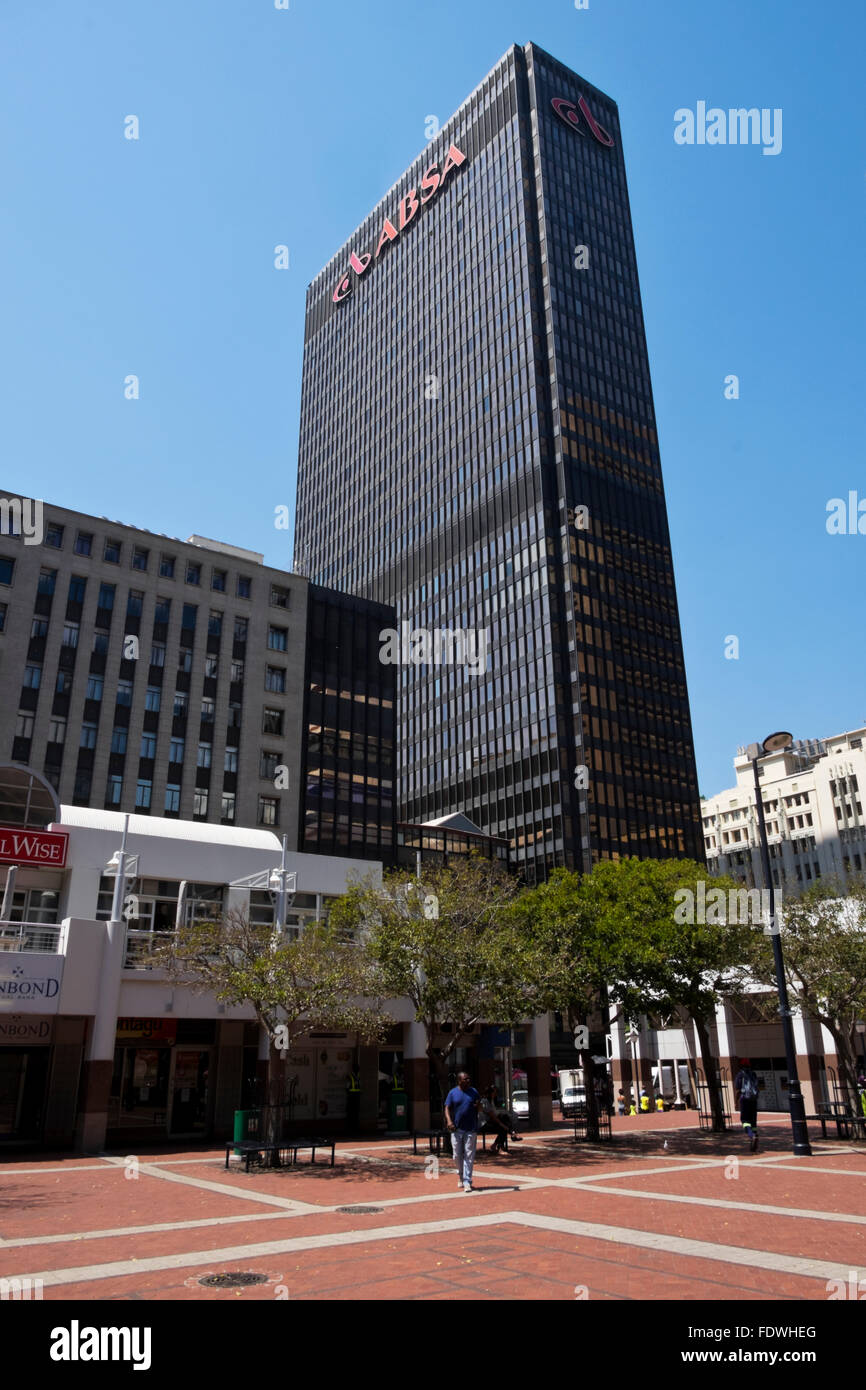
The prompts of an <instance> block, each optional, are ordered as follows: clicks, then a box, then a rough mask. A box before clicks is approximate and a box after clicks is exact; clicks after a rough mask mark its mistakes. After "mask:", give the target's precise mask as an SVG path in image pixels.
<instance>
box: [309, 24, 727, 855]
mask: <svg viewBox="0 0 866 1390" xmlns="http://www.w3.org/2000/svg"><path fill="white" fill-rule="evenodd" d="M581 101H582V103H583V105H581V104H580V103H581ZM554 103H556V105H554ZM570 113H571V114H570ZM425 195H426V197H425ZM416 203H417V206H416ZM392 233H393V235H392ZM578 246H585V247H586V248H587V250H588V264H587V265H586V266H585V267H581V262H582V261H584V260H585V259H586V256H584V255H582V254H579V253H578V252H577V250H576V248H577V247H578ZM295 556H296V563H298V564H300V565H301V566H302V567H303V568H304V570H305V571H306V572H307V573H309V574H310V575H311V577H312V578H313V579H314V580H315V582H316V583H321V584H327V585H328V586H330V587H333V588H336V589H343V590H348V591H350V592H353V593H357V594H361V595H363V596H365V597H369V598H374V599H377V600H379V601H380V602H387V603H392V604H394V605H395V606H396V609H397V616H398V620H399V623H400V625H401V627H400V641H399V643H396V644H394V647H395V648H397V650H396V655H395V651H394V650H393V649H392V651H391V653H390V655H389V656H388V658H387V659H391V660H395V659H396V660H398V661H399V665H398V668H397V670H398V679H399V704H400V721H399V729H398V735H397V737H398V769H399V795H398V800H399V805H400V817H401V820H404V821H411V822H415V823H417V822H422V821H425V820H428V819H432V818H434V817H438V816H441V815H444V814H447V813H448V812H451V811H455V810H461V811H463V812H465V814H466V815H467V816H469V817H470V818H471V819H472V820H473V821H474V822H475V823H476V824H478V825H479V826H480V827H481V828H482V829H483V830H484V831H485V832H486V833H488V834H490V835H494V836H502V837H505V838H506V839H507V840H508V841H509V844H510V846H511V849H512V857H513V860H514V862H515V863H516V865H517V867H518V868H519V869H520V870H521V871H522V872H523V873H525V875H526V877H527V879H528V880H529V881H533V880H534V879H536V878H537V877H544V876H546V874H547V872H548V871H549V870H550V869H551V868H552V867H554V866H556V865H566V866H569V867H574V868H589V867H590V866H591V864H592V863H593V862H594V861H595V860H596V859H598V858H606V857H611V856H618V855H622V854H639V855H642V856H650V857H653V856H665V855H682V854H694V855H695V856H696V857H698V858H700V857H701V855H702V851H701V843H702V842H701V836H700V818H699V803H698V792H697V779H696V773H695V765H694V753H693V747H692V735H691V726H690V719H689V710H688V696H687V690H686V681H685V670H684V663H683V655H682V644H681V638H680V631H679V619H678V614H677V605H676V593H675V588H674V579H673V568H672V562H671V552H670V541H669V536H668V529H667V518H666V510H665V502H664V492H663V486H662V479H661V467H660V460H659V453H658V445H657V438H656V430H655V415H654V410H653V402H652V393H651V387H650V377H649V364H648V358H647V350H646V342H645V336H644V328H643V318H642V310H641V302H640V292H639V287H638V278H637V267H636V261H635V253H634V245H633V239H632V231H631V218H630V212H629V204H628V194H627V191H626V182H625V168H624V162H623V155H622V146H621V141H620V133H619V120H618V116H617V111H616V106H615V104H614V103H613V102H612V101H611V100H610V98H608V97H606V96H604V95H603V94H602V93H601V92H599V91H598V90H597V89H595V88H594V87H592V86H590V85H589V84H588V83H586V82H584V81H583V80H582V79H580V78H578V77H577V76H576V75H575V74H574V73H572V72H571V71H570V70H569V69H567V68H564V67H563V66H562V65H561V64H559V63H557V62H556V61H555V60H554V59H553V58H551V57H550V56H549V55H548V54H546V53H544V52H543V51H542V50H540V49H538V48H537V47H536V46H535V45H532V44H529V45H527V46H526V47H525V48H523V49H521V48H518V47H514V48H512V49H510V50H509V51H508V53H506V54H505V55H504V57H503V58H502V59H501V60H500V62H499V63H498V64H497V65H496V67H495V68H494V69H493V71H492V72H491V73H490V74H489V76H488V77H487V78H486V79H485V80H484V82H482V83H481V85H480V86H479V87H478V88H477V89H476V91H475V92H473V93H472V95H471V96H470V97H469V98H468V99H467V101H466V102H464V103H463V105H462V106H461V107H460V108H459V110H458V111H457V112H456V113H455V115H454V116H453V117H452V118H451V120H450V121H449V122H448V123H447V124H446V125H445V126H444V127H443V128H442V130H441V131H440V133H439V134H438V135H436V136H435V137H434V139H433V140H431V142H430V144H429V146H428V147H427V149H426V150H425V152H424V154H423V155H422V156H420V157H419V158H418V159H417V160H416V161H415V162H414V164H413V165H412V166H411V167H410V168H409V169H408V170H407V171H406V174H405V175H404V176H403V177H402V178H401V179H400V180H398V182H397V183H396V184H395V185H394V187H393V188H392V189H391V190H390V192H389V193H388V194H387V195H386V196H385V198H384V199H383V200H382V201H381V203H380V204H379V205H378V206H377V208H376V209H374V211H373V212H372V213H371V214H370V216H369V217H368V218H367V219H366V221H365V222H364V223H363V224H362V225H361V227H360V228H359V229H358V231H357V232H356V233H355V235H353V236H352V237H351V238H350V240H349V241H348V242H347V243H346V244H345V245H344V246H343V247H342V248H341V250H340V251H339V252H338V253H337V254H336V256H334V258H333V259H332V260H331V261H330V262H329V263H328V265H327V266H326V267H325V268H324V270H323V271H322V272H321V273H320V274H319V275H318V276H317V277H316V279H315V280H314V281H313V282H312V284H311V285H310V287H309V290H308V296H307V319H306V338H305V352H304V380H303V393H302V405H301V433H300V461H299V481H298V507H297V527H296V538H295ZM443 631H447V632H450V633H451V634H452V637H451V639H450V640H449V641H441V640H440V641H439V643H438V644H437V643H436V641H435V634H436V633H437V632H439V633H441V632H443ZM419 632H420V633H421V634H428V637H427V638H426V639H425V638H424V637H423V635H422V636H420V637H419V636H418V635H417V634H418V633H419ZM457 633H460V634H462V637H461V640H460V641H458V640H457V638H456V635H455V634H457ZM425 640H426V643H427V645H426V646H425ZM461 642H462V648H461ZM470 656H471V657H472V658H474V659H469V658H470ZM481 656H483V658H484V660H481V659H479V658H480V657H481ZM461 657H462V659H460V658H461Z"/></svg>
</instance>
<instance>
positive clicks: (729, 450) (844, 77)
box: [0, 0, 866, 794]
mask: <svg viewBox="0 0 866 1390" xmlns="http://www.w3.org/2000/svg"><path fill="white" fill-rule="evenodd" d="M528 39H533V40H535V41H536V42H537V43H539V44H541V45H542V46H543V47H544V48H547V49H548V50H549V51H550V52H551V53H553V54H554V55H555V56H556V57H558V58H560V59H561V60H562V61H563V62H565V63H567V64H569V65H570V66H572V67H573V68H575V70H576V71H578V72H579V73H581V74H582V75H583V76H585V77H586V78H587V79H588V80H589V81H591V82H593V83H594V84H595V85H597V86H599V87H601V88H603V89H604V90H605V91H607V92H609V93H610V94H611V95H612V96H613V97H614V98H615V99H616V100H617V101H618V103H619V108H620V118H621V122H622V129H623V138H624V144H625V154H626V165H627V170H628V178H629V192H630V197H631V205H632V215H633V218H634V225H635V237H636V244H637V257H638V266H639V270H640V276H641V288H642V294H643V301H644V312H645V315H646V321H647V333H648V339H649V349H650V360H651V364H652V375H653V385H654V390H655V401H656V410H657V414H658V421H659V434H660V441H661V449H662V463H663V468H664V475H665V484H666V489H667V498H668V508H669V514H670V523H671V533H672V539H673V547H674V562H675V568H676V575H677V585H678V592H679V599H680V609H681V618H682V625H683V632H684V638H685V646H686V662H687V669H688V676H689V687H690V695H691V703H692V715H693V720H694V727H695V738H696V748H697V755H698V768H699V777H700V785H701V790H702V791H703V792H705V793H707V794H710V793H712V792H715V791H718V790H721V789H722V788H723V787H725V786H728V785H729V784H730V782H731V780H732V773H731V759H732V756H733V754H734V751H735V749H736V747H737V745H738V744H740V743H742V742H749V741H751V740H753V739H755V738H759V737H763V736H764V735H765V734H766V733H768V732H770V730H771V729H776V728H778V727H783V728H789V729H791V730H792V731H793V732H794V734H795V735H796V736H798V737H816V736H817V737H820V736H822V735H824V734H828V733H833V732H837V731H838V730H840V729H843V728H851V727H854V726H855V725H859V724H860V723H863V722H866V690H864V680H863V677H864V671H866V643H864V640H863V635H862V630H861V628H860V621H861V615H862V611H863V590H864V584H863V575H864V559H866V535H862V536H861V535H835V536H831V535H828V533H827V531H826V526H825V522H826V516H827V513H826V507H827V503H828V501H829V499H830V498H833V497H845V498H847V495H848V493H849V491H857V492H858V495H859V497H861V498H863V499H864V500H866V467H864V451H863V419H862V411H863V400H864V394H866V393H864V368H866V352H864V336H863V335H864V322H866V314H864V308H866V305H864V277H863V271H862V266H863V249H862V248H863V245H864V235H863V231H864V228H863V211H864V193H866V150H864V126H866V118H864V110H863V102H862V54H863V52H864V47H866V9H864V7H863V6H862V5H860V4H858V3H856V2H855V0H850V3H847V4H842V3H838V0H837V2H836V3H834V2H833V0H829V2H828V3H824V4H821V5H817V4H815V3H814V0H812V2H811V3H806V0H789V2H788V3H785V4H778V3H771V0H728V3H725V4H716V5H711V6H709V5H697V4H695V3H694V0H656V3H650V2H649V0H589V8H588V9H586V10H576V9H575V7H574V3H573V0H534V3H529V2H528V0H524V2H522V3H518V2H517V0H473V3H472V4H471V5H470V4H466V3H465V0H461V3H455V0H437V3H435V4H434V3H417V0H400V3H399V4H391V5H386V6H381V7H378V8H377V7H375V6H364V5H358V4H357V3H354V0H352V2H351V3H350V0H290V9H289V10H287V11H284V10H277V9H275V7H274V3H273V0H237V3H230V2H229V0H207V3H205V2H204V0H182V3H178V0H149V3H147V4H146V5H136V6H131V5H122V4H117V3H116V0H100V3H93V2H91V3H86V0H85V3H82V4H79V5H75V6H73V5H70V4H68V3H66V2H65V0H41V3H39V4H36V5H34V4H32V3H31V4H27V3H26V0H9V3H7V5H6V6H5V7H4V8H3V11H2V13H0V55H2V56H0V79H2V80H0V122H2V148H3V163H4V166H5V168H4V196H3V199H2V209H0V254H2V259H3V266H4V271H5V280H6V284H5V287H4V299H5V313H4V327H5V331H4V333H3V335H2V363H0V432H2V433H0V439H2V455H0V456H2V465H3V468H2V477H0V485H2V488H3V490H5V491H12V490H19V491H23V492H27V493H29V494H30V495H34V496H39V497H44V498H46V499H49V500H51V501H53V502H56V503H58V504H61V505H64V506H68V507H73V508H80V509H81V510H84V511H89V512H94V513H96V514H98V515H108V516H110V517H112V518H113V519H117V520H120V521H127V522H130V523H132V524H136V525H140V526H145V527H148V528H151V529H153V530H156V531H166V532H168V533H169V534H172V535H179V536H182V537H186V536H187V535H189V534H191V533H192V532H194V531H195V532H198V533H200V534H204V535H208V536H213V537H217V538H220V539H223V540H229V541H232V542H234V543H235V544H238V545H245V546H249V547H251V548H253V549H256V550H261V551H264V553H265V557H266V559H267V561H268V563H270V564H275V565H288V564H289V563H290V561H291V531H289V532H286V531H277V530H275V529H274V525H273V518H274V508H275V507H276V506H277V505H279V504H283V503H285V504H289V505H290V506H291V507H292V510H293V508H294V492H295V475H296V466H297V431H298V405H299V393H300V377H301V361H302V348H303V314H304V291H305V287H306V285H307V283H308V281H309V280H310V279H311V278H312V277H313V275H314V274H315V273H316V272H317V271H318V270H319V269H320V267H321V266H322V265H323V264H324V262H325V261H327V260H328V259H329V258H330V256H331V255H332V254H333V252H334V251H335V250H336V249H337V248H338V247H339V246H340V244H341V243H342V242H343V241H344V240H345V238H346V237H347V236H348V235H349V233H350V232H351V231H352V230H353V228H354V227H355V226H356V225H357V224H358V222H360V221H361V219H362V218H363V217H364V215H365V214H366V213H367V212H368V211H369V209H370V208H371V207H372V206H373V205H374V204H375V203H376V202H377V200H378V199H379V198H380V197H381V195H382V194H383V193H384V192H385V191H386V190H387V188H389V187H390V185H391V184H392V183H393V182H394V181H395V180H396V179H397V178H398V177H399V175H400V174H401V172H402V171H403V169H404V168H405V167H406V166H407V164H409V162H410V161H411V159H412V158H413V157H414V156H415V155H416V154H417V153H418V152H419V150H420V149H421V148H422V147H423V145H424V143H425V135H424V123H425V120H426V117H427V116H428V115H431V114H433V115H436V116H438V118H439V120H440V121H444V120H445V119H446V118H447V117H448V116H449V115H450V113H451V112H452V111H453V110H454V109H455V108H456V107H457V106H458V105H459V104H460V102H461V101H462V100H463V98H464V97H465V96H466V95H467V94H468V93H469V91H470V90H471V89H472V88H473V87H474V86H475V85H476V84H477V83H478V81H479V80H480V79H481V78H482V77H483V76H484V74H485V73H486V72H487V71H489V69H490V68H491V67H492V66H493V64H494V63H495V62H496V60H497V58H498V57H499V56H500V54H501V53H503V52H504V51H505V49H506V48H507V47H508V46H509V45H510V44H511V43H514V42H517V43H524V42H526V41H527V40H528ZM698 101H705V102H706V103H707V105H708V106H719V107H722V108H725V109H727V108H730V107H739V106H747V107H751V106H757V107H759V108H764V107H766V108H777V107H780V108H781V109H782V111H783V144H782V151H781V153H780V154H778V155H777V156H765V155H763V154H762V152H761V149H760V148H759V147H753V146H746V147H740V146H718V147H710V146H706V145H705V146H698V145H695V146H691V147H689V146H679V145H677V144H676V143H675V142H674V139H673V131H674V112H675V110H677V109H678V108H681V107H690V108H692V109H695V107H696V104H697V102H698ZM131 114H133V115H136V116H137V117H138V118H139V121H140V139H139V140H138V141H130V140H126V139H125V138H124V134H123V130H124V118H125V117H126V116H128V115H131ZM280 243H284V244H286V245H287V246H288V247H289V250H290V262H291V264H290V269H289V270H287V271H278V270H276V269H275V268H274V247H275V245H277V244H280ZM129 373H135V374H136V375H138V377H139V378H140V383H141V384H140V392H141V394H140V399H139V400H137V401H128V400H125V399H124V392H123V383H124V379H125V377H126V376H127V375H128V374H129ZM729 373H735V374H736V375H737V376H738V377H739V379H740V397H739V399H738V400H735V401H733V400H731V401H729V400H726V399H725V397H724V379H725V377H726V376H727V375H728V374H729ZM864 512H866V507H864ZM864 526H866V520H864ZM731 635H734V636H736V637H738V639H739V658H738V659H737V660H726V659H725V654H724V653H725V639H726V638H727V637H729V636H731Z"/></svg>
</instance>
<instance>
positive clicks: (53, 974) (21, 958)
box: [0, 951, 63, 1014]
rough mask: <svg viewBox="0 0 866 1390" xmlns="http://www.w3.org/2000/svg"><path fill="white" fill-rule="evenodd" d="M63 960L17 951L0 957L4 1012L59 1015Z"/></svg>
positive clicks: (0, 1006)
mask: <svg viewBox="0 0 866 1390" xmlns="http://www.w3.org/2000/svg"><path fill="white" fill-rule="evenodd" d="M62 979H63V956H49V955H42V954H39V953H36V952H34V953H33V954H32V955H30V954H27V953H25V952H21V951H16V952H14V953H13V952H9V954H8V955H6V954H5V953H4V954H3V956H2V957H0V1012H3V1013H5V1012H6V1011H7V1010H8V1011H9V1012H19V1011H21V1012H24V1013H39V1014H44V1013H45V1009H46V1006H48V1008H49V1009H50V1011H51V1012H52V1013H56V1012H57V1005H58V996H59V994H60V982H61V980H62Z"/></svg>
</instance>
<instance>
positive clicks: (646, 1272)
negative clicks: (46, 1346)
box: [0, 1113, 866, 1302]
mask: <svg viewBox="0 0 866 1390" xmlns="http://www.w3.org/2000/svg"><path fill="white" fill-rule="evenodd" d="M613 1123H614V1136H613V1140H612V1142H610V1143H608V1144H605V1145H597V1146H592V1147H588V1146H586V1145H582V1144H580V1145H576V1144H575V1143H574V1142H573V1140H572V1139H571V1138H570V1136H569V1131H568V1130H567V1129H566V1128H560V1129H559V1130H558V1131H553V1132H551V1131H547V1132H545V1133H544V1134H527V1135H526V1137H525V1140H524V1142H523V1143H522V1144H513V1145H512V1148H511V1153H510V1154H509V1155H507V1156H500V1157H493V1156H491V1155H489V1154H484V1153H483V1152H482V1151H481V1150H480V1148H479V1154H478V1161H477V1164H476V1173H475V1178H476V1190H475V1191H474V1192H472V1193H471V1194H464V1193H463V1192H461V1191H458V1189H457V1184H456V1179H455V1174H454V1169H453V1165H452V1163H451V1161H450V1157H449V1159H448V1160H447V1161H445V1160H443V1161H442V1162H441V1164H440V1167H439V1173H438V1176H436V1175H435V1164H434V1163H433V1161H432V1160H431V1159H428V1158H427V1156H426V1155H421V1154H419V1155H418V1156H417V1157H413V1155H412V1148H411V1144H410V1143H407V1142H406V1141H402V1140H393V1139H390V1140H389V1139H379V1140H373V1139H359V1140H358V1141H357V1142H349V1141H346V1142H344V1143H340V1144H338V1147H337V1158H336V1165H335V1167H334V1168H333V1169H331V1168H330V1167H328V1166H326V1159H325V1156H323V1155H321V1154H320V1155H317V1166H316V1167H315V1168H312V1169H311V1168H309V1167H307V1166H302V1167H298V1168H297V1169H295V1170H281V1171H256V1170H253V1171H252V1172H250V1173H249V1174H248V1175H247V1174H245V1173H243V1171H242V1170H241V1169H240V1168H238V1167H235V1166H234V1162H235V1161H234V1160H233V1167H232V1169H231V1170H230V1171H229V1172H226V1171H225V1169H224V1155H223V1152H222V1150H219V1151H217V1150H216V1149H215V1148H213V1147H210V1148H203V1149H201V1150H199V1151H195V1150H187V1151H183V1150H171V1149H169V1148H167V1147H163V1148H160V1149H158V1150H157V1149H155V1150H153V1151H150V1152H142V1153H140V1154H138V1155H135V1156H132V1155H129V1156H127V1155H123V1154H114V1153H112V1154H104V1155H102V1154H100V1155H94V1156H92V1157H74V1158H70V1157H67V1156H62V1155H57V1156H53V1157H43V1156H41V1155H40V1156H39V1157H28V1156H22V1157H20V1158H19V1159H18V1160H17V1161H14V1162H9V1163H5V1164H4V1165H3V1168H2V1180H0V1276H2V1277H5V1278H7V1279H8V1278H10V1277H18V1278H22V1277H27V1276H29V1277H31V1278H38V1279H41V1280H42V1281H43V1297H44V1299H45V1300H51V1299H61V1300H73V1301H74V1300H145V1301H147V1300H175V1299H195V1300H218V1301H219V1300H222V1301H231V1302H235V1301H237V1300H238V1299H242V1300H245V1301H246V1300H260V1299H265V1300H268V1299H269V1300H273V1299H275V1298H283V1299H285V1298H289V1299H293V1300H296V1299H308V1300H309V1299H322V1300H330V1299H359V1298H360V1299H368V1300H437V1299H443V1300H455V1299H462V1298H469V1299H474V1300H483V1299H493V1300H501V1299H507V1300H524V1299H526V1300H544V1299H562V1300H569V1301H573V1300H574V1299H575V1298H576V1297H577V1298H588V1299H590V1300H615V1299H663V1300H677V1301H686V1300H704V1299H708V1300H721V1301H736V1300H749V1301H756V1300H757V1301H759V1300H817V1301H826V1300H827V1298H828V1291H827V1282H828V1280H831V1279H843V1280H845V1281H846V1282H847V1281H848V1280H849V1277H850V1274H851V1271H852V1270H856V1271H859V1274H860V1276H862V1274H863V1272H864V1271H866V1183H864V1181H863V1179H864V1177H866V1149H864V1148H859V1147H857V1146H856V1145H854V1144H851V1143H844V1142H841V1143H840V1142H838V1141H835V1140H830V1139H828V1140H827V1141H822V1140H821V1137H820V1130H817V1131H815V1132H813V1133H812V1136H811V1137H812V1140H813V1148H814V1154H813V1157H812V1158H810V1159H809V1158H807V1159H802V1158H801V1159H794V1158H793V1157H792V1156H791V1153H790V1125H789V1122H788V1120H787V1117H782V1116H778V1117H772V1118H770V1119H768V1120H767V1121H766V1123H765V1124H764V1126H763V1129H762V1146H761V1150H760V1152H759V1153H758V1154H757V1155H756V1156H752V1155H750V1154H749V1153H748V1151H747V1145H746V1143H745V1141H744V1140H743V1138H742V1137H741V1135H740V1134H738V1133H737V1132H736V1131H734V1132H731V1133H729V1134H727V1135H725V1136H723V1137H722V1138H717V1137H715V1136H711V1135H708V1134H704V1133H701V1132H700V1131H699V1130H698V1129H697V1127H696V1123H695V1116H694V1115H693V1114H685V1115H679V1114H674V1113H671V1114H668V1115H662V1116H659V1115H655V1116H651V1117H646V1118H644V1117H639V1118H626V1119H616V1120H614V1122H613ZM665 1145H667V1147H665ZM732 1157H735V1158H736V1159H737V1160H738V1162H737V1163H733V1162H731V1159H732ZM136 1172H137V1176H127V1174H130V1175H132V1174H135V1173H136ZM346 1206H363V1207H372V1208H375V1209H374V1210H372V1211H369V1212H348V1213H347V1212H343V1211H341V1210H340V1208H341V1207H346ZM224 1271H243V1272H247V1273H257V1274H261V1275H264V1276H266V1278H267V1282H266V1283H261V1284H257V1285H255V1286H252V1287H247V1288H243V1289H220V1288H218V1289H208V1288H204V1287H202V1286H201V1285H200V1284H199V1282H198V1281H199V1279H201V1278H202V1277H203V1276H205V1275H208V1274H217V1273H220V1272H224ZM864 1287H866V1285H864Z"/></svg>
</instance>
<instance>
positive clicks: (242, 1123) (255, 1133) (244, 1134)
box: [234, 1110, 262, 1153]
mask: <svg viewBox="0 0 866 1390" xmlns="http://www.w3.org/2000/svg"><path fill="white" fill-rule="evenodd" d="M261 1123H262V1112H261V1110H236V1111H235V1132H234V1141H235V1143H236V1144H239V1143H240V1142H241V1140H242V1139H259V1138H260V1137H261ZM239 1152H240V1150H239V1149H235V1153H239Z"/></svg>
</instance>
